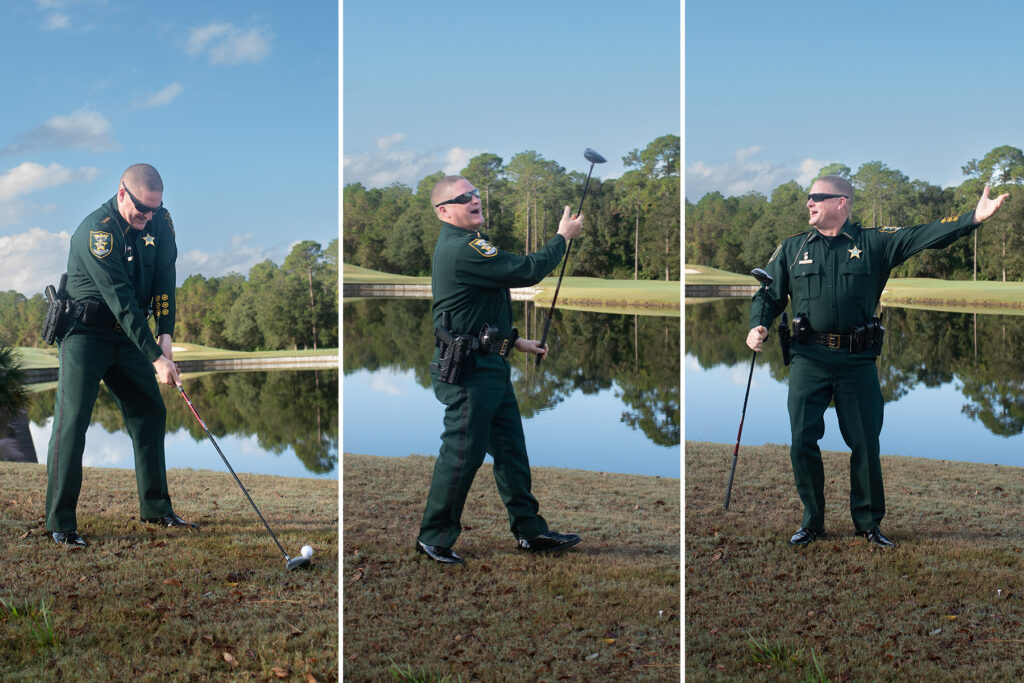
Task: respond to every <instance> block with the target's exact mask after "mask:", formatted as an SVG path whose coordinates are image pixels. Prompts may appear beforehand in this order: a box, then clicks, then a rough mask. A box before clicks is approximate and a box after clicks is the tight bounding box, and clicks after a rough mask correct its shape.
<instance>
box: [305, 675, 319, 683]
mask: <svg viewBox="0 0 1024 683" xmlns="http://www.w3.org/2000/svg"><path fill="white" fill-rule="evenodd" d="M306 683H320V682H319V681H317V680H316V677H315V676H313V674H311V673H307V674H306Z"/></svg>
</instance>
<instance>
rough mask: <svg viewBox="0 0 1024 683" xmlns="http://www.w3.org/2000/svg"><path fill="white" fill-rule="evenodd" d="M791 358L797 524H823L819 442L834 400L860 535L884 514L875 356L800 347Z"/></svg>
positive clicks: (852, 509)
mask: <svg viewBox="0 0 1024 683" xmlns="http://www.w3.org/2000/svg"><path fill="white" fill-rule="evenodd" d="M802 351H806V355H805V354H804V353H798V354H794V356H793V362H792V366H791V370H790V375H789V419H790V428H791V430H792V438H793V441H792V445H791V447H790V459H791V460H792V463H793V476H794V478H795V479H796V488H797V491H798V492H799V494H800V500H801V501H802V502H803V505H804V516H803V521H802V523H801V526H802V527H803V528H805V529H814V530H820V529H823V528H824V525H825V472H824V468H823V467H822V463H821V450H820V449H819V448H818V440H819V439H821V437H822V436H824V434H825V419H824V414H825V409H826V408H828V405H829V402H830V401H831V400H835V406H836V416H837V417H838V418H839V430H840V432H841V433H842V435H843V440H844V441H845V442H846V445H847V446H849V448H850V451H851V453H850V515H851V516H852V517H853V523H854V526H855V527H856V528H857V530H859V531H869V530H870V529H872V528H874V527H875V526H878V525H879V523H880V522H881V521H882V517H884V516H885V492H884V491H883V488H882V465H881V462H880V461H879V447H878V436H879V434H880V433H881V431H882V392H881V389H880V387H879V384H878V370H877V368H876V367H875V360H874V358H872V357H870V356H868V357H864V356H857V355H850V354H848V353H847V352H845V351H842V350H830V349H827V348H825V347H813V346H806V347H803V349H802Z"/></svg>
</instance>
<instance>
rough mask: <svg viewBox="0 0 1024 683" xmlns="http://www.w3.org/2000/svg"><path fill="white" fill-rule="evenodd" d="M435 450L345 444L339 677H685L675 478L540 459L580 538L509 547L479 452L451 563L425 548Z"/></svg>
mask: <svg viewBox="0 0 1024 683" xmlns="http://www.w3.org/2000/svg"><path fill="white" fill-rule="evenodd" d="M433 463H434V460H433V459H432V458H428V457H423V456H410V457H407V458H382V457H374V456H366V455H352V454H345V455H344V460H343V467H344V469H343V474H344V482H345V485H344V489H343V490H344V500H343V506H344V554H343V563H342V572H343V577H342V583H343V591H344V593H343V595H344V601H343V603H344V612H343V628H342V631H343V635H344V652H343V671H342V673H343V676H344V678H345V680H354V681H378V680H380V681H387V680H402V681H460V680H464V681H558V680H580V681H584V680H585V681H672V682H673V683H674V682H675V681H678V680H679V663H680V662H679V638H680V613H679V533H680V527H679V480H678V479H668V478H659V477H646V476H633V475H623V474H605V473H601V472H583V471H579V470H566V469H556V468H534V470H533V492H534V494H535V495H536V496H537V499H538V500H539V501H540V505H541V510H540V511H541V514H542V515H544V517H545V518H546V519H547V520H548V523H549V524H550V525H551V528H552V529H554V530H557V531H563V532H566V531H571V532H577V533H579V534H580V535H581V536H583V542H582V543H581V544H580V545H578V546H576V547H575V548H573V549H570V550H567V551H565V552H563V553H561V554H554V555H533V554H530V553H524V552H522V551H519V550H517V549H516V548H515V541H514V539H513V537H512V535H511V534H510V533H509V530H508V516H507V514H506V513H505V510H504V507H503V505H502V504H501V501H500V499H499V498H498V493H497V489H496V487H495V485H494V479H493V476H492V474H491V465H490V464H489V463H487V464H485V465H484V466H483V467H482V468H481V470H480V471H479V472H478V473H477V476H476V479H475V481H474V483H473V488H472V489H471V490H470V494H469V500H468V502H467V505H466V510H465V512H464V514H463V518H462V523H463V527H464V531H463V533H462V536H461V537H460V538H459V541H458V542H457V544H456V546H455V549H456V551H457V552H459V554H461V555H462V556H463V557H464V558H465V560H466V564H465V565H461V566H452V567H443V566H440V565H437V564H435V563H433V562H431V561H429V560H427V559H426V558H424V557H423V556H421V555H418V554H416V553H415V551H414V549H413V546H414V543H415V539H416V535H417V531H418V529H419V522H420V517H421V515H422V513H423V504H424V501H425V499H426V492H427V488H428V486H429V482H430V477H431V472H432V471H433Z"/></svg>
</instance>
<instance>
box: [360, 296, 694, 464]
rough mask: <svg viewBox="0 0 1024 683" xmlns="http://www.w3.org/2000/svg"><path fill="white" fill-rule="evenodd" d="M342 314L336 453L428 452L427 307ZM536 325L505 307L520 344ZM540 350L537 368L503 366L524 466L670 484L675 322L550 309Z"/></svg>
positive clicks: (434, 438) (518, 307) (432, 413)
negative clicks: (517, 417)
mask: <svg viewBox="0 0 1024 683" xmlns="http://www.w3.org/2000/svg"><path fill="white" fill-rule="evenodd" d="M343 315H344V324H343V335H344V345H343V349H342V368H343V372H344V380H343V382H342V391H343V394H344V414H343V416H342V419H343V421H344V424H343V430H342V431H343V434H344V437H343V439H344V445H343V448H344V451H345V452H347V453H364V454H369V455H382V456H395V457H402V456H406V455H410V454H421V455H437V452H438V449H439V448H440V445H441V438H440V435H441V420H442V417H443V414H444V406H442V405H441V404H440V403H439V402H438V401H437V399H436V398H435V397H434V393H433V390H432V389H431V388H430V375H429V367H428V366H429V364H430V360H431V357H432V355H433V352H434V335H433V325H432V322H431V317H430V301H429V300H426V299H397V298H396V299H358V300H351V299H346V300H345V302H344V306H343ZM546 316H547V309H544V308H541V309H538V308H537V307H535V306H534V305H533V304H532V303H526V302H518V303H514V321H515V324H516V325H517V327H518V328H519V331H520V336H524V337H527V338H533V339H539V338H540V336H541V329H542V326H543V321H544V318H545V317H546ZM548 348H549V349H550V353H549V355H548V359H547V360H545V361H544V362H543V363H541V365H540V367H539V368H537V367H534V365H533V357H532V356H531V357H530V358H527V357H526V355H525V354H522V353H518V352H516V353H513V355H512V357H511V358H510V361H511V362H512V365H513V370H512V381H513V384H514V386H515V389H516V395H517V397H518V399H519V408H520V412H521V413H522V415H523V429H524V431H525V433H526V444H527V448H528V449H529V454H530V464H531V465H534V466H544V467H565V468H574V469H586V470H595V471H604V472H621V473H629V474H645V475H655V476H663V477H679V476H680V449H679V443H680V428H679V415H680V405H679V401H680V392H679V372H680V365H679V361H680V332H679V318H677V317H664V316H646V315H620V314H603V313H581V312H577V311H569V310H564V311H563V310H556V312H555V318H554V321H553V322H552V324H551V329H550V331H549V333H548ZM488 458H490V456H488Z"/></svg>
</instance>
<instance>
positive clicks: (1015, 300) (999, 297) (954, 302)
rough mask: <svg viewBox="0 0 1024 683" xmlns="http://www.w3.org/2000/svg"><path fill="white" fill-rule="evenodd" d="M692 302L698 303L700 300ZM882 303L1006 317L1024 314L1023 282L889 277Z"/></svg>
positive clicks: (711, 280)
mask: <svg viewBox="0 0 1024 683" xmlns="http://www.w3.org/2000/svg"><path fill="white" fill-rule="evenodd" d="M683 273H684V276H683V277H684V279H685V280H686V282H687V283H689V284H697V285H749V284H756V283H755V282H754V281H753V278H751V277H750V276H749V275H741V274H738V273H730V272H728V271H725V270H719V269H717V268H711V267H710V266H701V265H693V264H686V266H685V267H684V269H683ZM691 301H693V302H694V303H696V301H697V300H691ZM882 303H883V304H885V305H886V306H906V307H908V308H925V309H929V310H944V311H956V312H967V313H974V312H977V310H978V309H979V308H981V309H986V308H988V309H993V310H998V312H999V313H1004V314H1010V315H1024V282H990V281H981V282H971V281H967V280H936V279H932V278H890V279H889V282H888V283H887V284H886V286H885V291H884V292H883V293H882Z"/></svg>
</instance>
